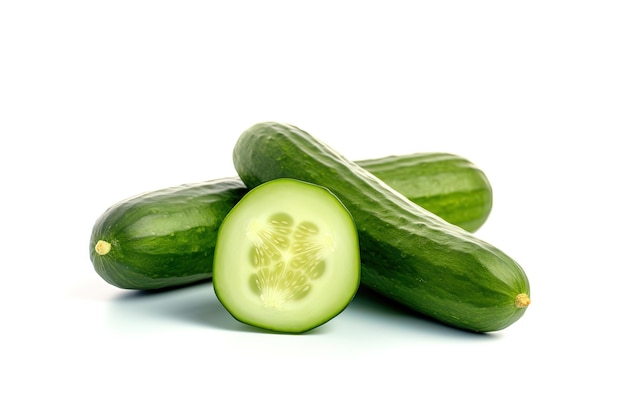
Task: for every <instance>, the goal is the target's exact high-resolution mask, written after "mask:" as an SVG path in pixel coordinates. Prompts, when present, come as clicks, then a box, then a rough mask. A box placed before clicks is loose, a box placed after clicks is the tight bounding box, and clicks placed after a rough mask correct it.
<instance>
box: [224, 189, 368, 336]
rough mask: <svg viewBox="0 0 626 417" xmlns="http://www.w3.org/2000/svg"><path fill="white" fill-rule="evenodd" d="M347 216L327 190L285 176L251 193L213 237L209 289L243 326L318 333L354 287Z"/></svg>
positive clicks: (356, 262)
mask: <svg viewBox="0 0 626 417" xmlns="http://www.w3.org/2000/svg"><path fill="white" fill-rule="evenodd" d="M360 265H361V263H360V256H359V243H358V235H357V231H356V227H355V224H354V221H353V219H352V216H351V215H350V213H349V212H348V210H347V209H346V208H345V207H344V205H343V204H342V203H341V201H339V199H338V198H337V197H335V195H334V194H332V193H331V192H330V191H328V190H327V189H326V188H322V187H320V186H317V185H314V184H311V183H308V182H303V181H298V180H294V179H289V178H281V179H276V180H273V181H269V182H266V183H264V184H262V185H260V186H258V187H256V188H254V189H252V190H250V191H249V192H248V193H247V194H246V195H245V196H244V197H243V198H242V199H241V201H239V202H238V203H237V204H236V205H235V207H233V209H232V210H231V211H230V212H229V213H228V215H227V216H226V217H225V219H224V221H223V223H222V225H221V226H220V229H219V231H218V235H217V243H216V247H215V256H214V262H213V288H214V290H215V294H216V295H217V298H218V299H219V301H220V302H221V303H222V305H223V306H224V307H225V308H226V310H228V312H229V313H230V314H231V315H232V316H233V317H234V318H235V319H237V320H239V321H240V322H242V323H245V324H249V325H252V326H256V327H259V328H263V329H267V330H272V331H276V332H281V333H303V332H306V331H309V330H311V329H313V328H315V327H318V326H320V325H322V324H324V323H326V322H327V321H329V320H330V319H332V318H333V317H335V316H336V315H337V314H339V313H340V312H341V311H343V310H344V309H345V308H346V307H347V305H348V304H349V303H350V301H351V300H352V298H353V297H354V295H355V294H356V291H357V289H358V286H359V279H360Z"/></svg>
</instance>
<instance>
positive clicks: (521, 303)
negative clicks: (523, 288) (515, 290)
mask: <svg viewBox="0 0 626 417" xmlns="http://www.w3.org/2000/svg"><path fill="white" fill-rule="evenodd" d="M529 305H530V297H529V296H528V294H526V293H521V294H517V296H516V297H515V307H517V308H524V307H528V306H529Z"/></svg>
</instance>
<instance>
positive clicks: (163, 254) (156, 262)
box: [89, 178, 248, 290]
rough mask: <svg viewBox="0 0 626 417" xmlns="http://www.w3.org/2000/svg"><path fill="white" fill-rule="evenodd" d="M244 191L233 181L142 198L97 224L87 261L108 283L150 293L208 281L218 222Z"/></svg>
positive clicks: (112, 209)
mask: <svg viewBox="0 0 626 417" xmlns="http://www.w3.org/2000/svg"><path fill="white" fill-rule="evenodd" d="M247 191H248V189H247V188H246V187H245V186H244V185H243V183H242V182H241V180H239V179H238V178H224V179H218V180H213V181H207V182H203V183H197V184H188V185H181V186H178V187H172V188H167V189H163V190H158V191H152V192H149V193H145V194H141V195H138V196H135V197H132V198H129V199H127V200H124V201H121V202H119V203H117V204H115V205H114V206H112V207H110V208H109V209H108V210H107V211H106V212H104V213H103V214H102V215H101V216H100V218H98V220H97V221H96V223H95V225H94V227H93V230H92V234H91V240H90V244H89V249H90V257H91V262H92V263H93V266H94V268H95V270H96V272H97V273H98V274H99V275H100V276H101V277H102V278H103V279H104V280H105V281H107V282H108V283H110V284H113V285H115V286H117V287H120V288H126V289H141V290H154V289H161V288H168V287H176V286H181V285H186V284H191V283H193V282H197V281H202V280H207V279H208V278H210V276H211V270H212V268H213V252H214V250H215V240H216V239H217V231H218V229H219V226H220V224H221V223H222V221H223V220H224V217H225V216H226V214H227V213H228V212H229V211H230V210H231V209H232V208H233V206H234V205H235V204H237V202H238V201H239V200H240V199H241V197H243V196H244V194H245V193H246V192H247Z"/></svg>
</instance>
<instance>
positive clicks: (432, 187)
mask: <svg viewBox="0 0 626 417" xmlns="http://www.w3.org/2000/svg"><path fill="white" fill-rule="evenodd" d="M357 164H358V165H360V166H361V167H362V168H365V169H366V170H367V171H369V172H371V173H372V174H374V175H375V176H376V177H378V178H380V179H381V180H383V182H384V183H386V184H387V185H389V186H390V187H391V188H393V189H394V190H397V191H400V193H401V194H402V195H404V196H405V197H407V198H408V199H409V200H411V201H413V202H414V203H416V204H418V205H420V206H422V207H423V208H425V209H426V210H428V211H430V212H432V213H435V214H437V215H438V216H439V217H441V218H442V219H444V220H446V221H447V222H449V223H452V224H455V225H457V226H460V227H462V228H463V229H465V230H467V231H468V232H475V231H477V230H478V229H479V228H480V227H481V226H482V225H483V224H484V223H485V221H486V220H487V218H488V217H489V214H490V213H491V209H492V206H493V193H492V188H491V184H490V183H489V180H488V178H487V176H486V175H485V173H484V172H483V171H482V170H480V169H479V168H478V167H477V166H476V165H474V164H473V163H472V162H470V161H468V160H467V159H465V158H462V157H460V156H458V155H454V154H450V153H441V152H439V153H415V154H410V155H400V156H395V155H394V156H387V157H384V158H377V159H367V160H362V161H358V162H357Z"/></svg>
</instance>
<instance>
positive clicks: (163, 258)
mask: <svg viewBox="0 0 626 417" xmlns="http://www.w3.org/2000/svg"><path fill="white" fill-rule="evenodd" d="M359 164H364V166H367V167H368V169H369V170H371V172H373V173H374V174H376V175H380V177H381V178H384V179H385V181H389V182H392V181H395V183H394V184H395V186H396V187H397V188H396V189H397V190H398V191H399V192H400V193H402V194H404V195H406V196H407V197H408V198H410V199H411V200H413V201H416V202H418V203H419V204H424V206H425V207H428V209H429V210H431V211H433V212H434V213H437V214H441V215H442V216H446V218H448V219H449V220H450V221H451V222H456V223H455V224H458V225H459V226H461V227H465V228H467V229H468V230H475V229H477V228H478V227H480V225H482V224H483V223H484V221H485V220H486V218H487V216H488V215H489V211H490V209H491V187H490V184H489V182H488V180H487V177H486V176H485V175H484V174H483V172H482V171H480V170H479V169H478V168H477V167H476V166H474V165H473V164H472V163H471V162H469V161H468V160H466V159H464V158H462V157H460V156H456V155H450V154H419V153H416V154H412V155H402V156H389V157H386V158H383V159H381V160H376V159H370V160H366V161H360V162H359ZM247 191H248V188H247V187H246V186H245V185H244V184H243V182H242V181H241V180H240V179H239V178H223V179H216V180H213V181H207V182H201V183H195V184H186V185H181V186H178V187H171V188H167V189H162V190H157V191H152V192H147V193H144V194H141V195H139V196H134V197H131V198H128V199H125V200H123V201H121V202H119V203H117V204H114V205H113V206H112V207H110V208H109V209H108V210H106V211H105V212H104V213H103V214H102V215H101V216H100V217H99V218H98V219H97V221H96V222H95V224H94V226H93V230H92V234H91V239H90V243H89V251H90V258H91V262H92V264H93V266H94V268H95V270H96V272H97V273H98V274H99V275H100V276H101V277H102V278H103V279H104V280H105V281H106V282H108V283H110V284H112V285H115V286H117V287H120V288H125V289H137V290H155V289H165V288H173V287H177V286H181V285H186V284H191V283H195V282H202V281H206V280H208V279H210V278H211V270H212V268H213V253H214V250H215V241H216V236H217V231H218V228H219V225H220V224H221V222H222V220H223V219H224V217H225V216H226V215H227V213H228V212H229V211H230V210H231V209H232V208H233V206H234V205H235V204H236V203H237V202H238V201H239V200H240V199H241V197H243V195H244V194H245V193H246V192H247ZM459 201H461V202H462V203H459Z"/></svg>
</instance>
